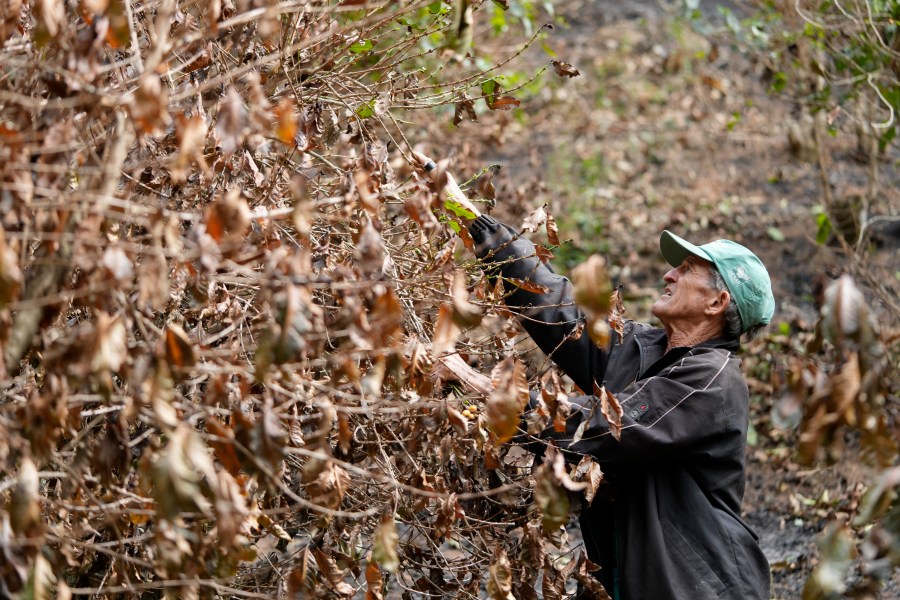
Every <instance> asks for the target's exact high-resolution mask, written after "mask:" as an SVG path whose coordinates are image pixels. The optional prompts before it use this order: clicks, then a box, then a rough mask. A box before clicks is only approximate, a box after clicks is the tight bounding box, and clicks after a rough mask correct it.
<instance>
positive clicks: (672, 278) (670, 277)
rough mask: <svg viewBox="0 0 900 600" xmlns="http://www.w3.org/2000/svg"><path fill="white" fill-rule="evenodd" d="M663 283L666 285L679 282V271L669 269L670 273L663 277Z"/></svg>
mask: <svg viewBox="0 0 900 600" xmlns="http://www.w3.org/2000/svg"><path fill="white" fill-rule="evenodd" d="M663 281H665V282H666V283H675V282H676V281H678V269H669V272H668V273H666V274H665V275H663Z"/></svg>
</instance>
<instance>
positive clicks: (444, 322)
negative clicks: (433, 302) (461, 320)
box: [432, 304, 460, 357]
mask: <svg viewBox="0 0 900 600" xmlns="http://www.w3.org/2000/svg"><path fill="white" fill-rule="evenodd" d="M453 312H454V311H453V307H452V306H451V305H450V304H441V307H440V309H438V316H437V321H436V322H435V324H434V340H433V341H432V351H433V353H434V356H436V357H441V356H443V355H445V354H447V353H450V352H453V350H454V349H455V348H456V339H457V338H458V337H459V334H460V329H459V325H457V324H456V320H455V319H454V318H453Z"/></svg>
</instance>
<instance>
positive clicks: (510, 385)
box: [486, 357, 529, 444]
mask: <svg viewBox="0 0 900 600" xmlns="http://www.w3.org/2000/svg"><path fill="white" fill-rule="evenodd" d="M491 381H492V382H493V385H494V389H493V391H492V392H491V394H490V395H489V396H488V399H487V410H486V413H487V423H488V426H489V427H490V428H491V431H493V432H494V434H496V436H497V439H498V442H499V443H501V444H502V443H504V442H508V441H509V440H511V439H512V438H513V437H514V436H515V435H516V433H518V430H519V421H520V419H521V414H522V411H523V410H524V408H525V407H526V406H527V405H528V394H529V390H528V377H527V376H526V375H525V367H524V366H523V365H522V363H521V362H520V361H518V360H516V359H515V358H513V357H509V358H506V359H504V360H503V361H502V362H500V363H499V364H498V365H497V366H496V367H494V370H493V371H492V372H491Z"/></svg>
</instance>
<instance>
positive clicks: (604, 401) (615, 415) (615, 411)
mask: <svg viewBox="0 0 900 600" xmlns="http://www.w3.org/2000/svg"><path fill="white" fill-rule="evenodd" d="M594 396H596V397H597V400H598V401H599V402H600V411H601V412H602V413H603V418H605V419H606V422H607V423H608V424H609V430H610V432H611V433H612V435H613V437H614V438H616V440H617V441H618V440H621V439H622V412H623V411H622V405H621V404H619V400H618V399H617V398H616V397H615V396H613V395H612V392H610V391H609V390H607V389H606V386H604V385H601V386H598V385H597V383H596V382H595V383H594Z"/></svg>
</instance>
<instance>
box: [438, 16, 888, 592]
mask: <svg viewBox="0 0 900 600" xmlns="http://www.w3.org/2000/svg"><path fill="white" fill-rule="evenodd" d="M717 4H728V7H729V8H730V9H731V10H734V11H738V14H740V10H741V6H740V5H736V4H733V3H714V2H703V3H701V8H702V9H703V13H704V15H706V16H708V17H709V18H710V19H711V21H710V23H713V24H714V23H715V20H716V19H717V18H719V15H720V13H719V12H718V10H717V8H716V5H717ZM555 6H556V11H557V16H558V17H559V19H558V21H561V22H563V23H564V24H563V25H559V24H558V25H557V26H556V27H555V28H554V30H553V31H552V32H551V35H550V36H549V37H548V39H547V41H546V44H547V46H548V47H549V48H550V49H551V50H552V51H553V52H555V54H556V56H557V58H558V59H560V60H564V61H566V62H569V63H571V64H572V65H573V66H575V67H576V68H577V69H578V70H579V71H580V73H581V75H580V76H579V77H576V78H572V79H566V80H564V81H561V80H557V81H556V83H555V84H554V85H552V86H550V85H547V86H544V87H543V88H542V89H541V90H540V92H538V93H536V94H534V95H533V97H531V98H529V99H527V100H526V101H525V102H523V105H522V108H523V109H524V113H526V114H525V116H524V118H521V115H520V118H516V117H515V116H514V115H510V114H506V113H499V112H498V113H491V114H487V115H485V117H484V118H483V119H482V120H480V121H479V122H478V123H468V122H466V123H463V124H461V125H460V127H459V128H457V129H455V130H453V131H451V132H450V134H449V143H450V145H451V147H452V148H453V151H454V152H457V153H458V155H459V156H460V157H461V158H462V159H464V160H465V161H467V162H468V163H472V164H482V165H488V164H499V165H501V169H500V174H499V175H498V176H497V177H495V181H494V183H495V186H496V188H497V205H496V206H495V207H494V209H493V214H495V215H497V216H499V217H501V218H503V219H505V220H507V221H508V222H510V223H517V222H521V218H522V217H524V216H525V215H526V214H527V213H528V212H529V211H531V210H533V209H534V208H536V207H537V206H540V205H541V204H542V203H545V202H546V203H548V205H549V208H550V209H551V210H552V212H553V213H554V214H555V215H556V218H557V221H558V223H559V228H560V233H561V236H562V237H563V238H571V239H572V240H573V241H572V242H571V244H570V245H569V248H568V249H563V251H561V252H560V253H559V254H558V255H557V261H558V263H559V265H560V267H561V268H566V267H567V266H571V264H574V263H576V262H578V261H579V260H581V259H583V258H585V257H586V256H588V255H590V254H591V253H593V252H602V253H604V254H605V255H606V256H607V257H608V259H609V263H610V265H611V274H612V275H613V277H614V279H616V280H617V281H618V282H620V283H622V284H624V285H625V292H626V298H627V299H628V306H627V308H628V310H629V313H630V316H631V317H633V318H636V319H646V318H649V315H648V314H647V310H648V306H649V303H650V302H652V299H654V298H655V294H656V293H657V285H658V283H659V281H660V277H661V275H662V273H663V272H664V269H663V265H662V261H661V259H660V258H659V257H658V246H657V240H658V236H659V233H660V232H661V231H662V230H663V229H671V230H673V231H674V232H676V233H678V234H680V235H683V236H685V237H688V238H689V239H692V240H698V243H700V242H705V241H708V240H711V239H715V238H717V237H729V238H731V239H734V240H736V241H739V242H741V243H743V244H745V245H747V246H749V247H750V248H752V249H754V250H755V251H756V252H757V253H758V254H759V255H760V257H761V258H762V259H763V261H764V262H765V263H766V264H767V265H768V267H769V270H770V272H771V274H772V276H773V285H774V288H775V294H776V299H777V313H776V316H775V319H774V323H775V324H780V323H785V324H786V325H785V327H789V329H790V331H791V332H794V331H809V330H810V328H811V325H812V323H814V321H815V320H816V316H817V309H816V305H815V295H816V293H817V286H821V284H822V282H823V281H826V280H827V278H829V277H833V276H835V275H836V274H838V273H840V272H844V271H846V270H847V269H848V264H847V261H846V258H844V256H843V254H842V253H841V251H840V249H839V248H838V247H837V245H836V244H825V245H820V244H817V243H816V242H815V239H814V238H815V235H816V217H815V215H816V210H817V207H820V206H821V204H822V199H821V187H820V175H819V171H818V168H817V167H816V166H815V165H813V164H810V163H809V162H804V161H802V160H800V159H799V158H797V156H796V155H795V154H794V153H792V152H791V146H790V144H789V142H788V130H789V128H790V126H791V124H792V123H794V122H797V120H798V117H799V112H798V110H797V108H796V106H795V105H794V104H793V103H792V102H791V101H790V100H789V99H787V98H776V97H774V96H772V95H770V94H769V93H767V88H768V83H767V81H766V80H765V69H764V66H763V65H761V64H759V63H756V62H754V61H753V60H752V59H751V58H748V56H746V55H744V54H742V53H741V52H739V51H738V50H737V49H735V48H733V47H731V45H730V44H729V43H728V42H727V41H726V40H724V39H723V38H719V37H716V36H715V35H700V34H698V33H697V32H696V31H695V30H694V29H693V28H692V27H690V26H689V25H688V24H687V23H686V22H684V21H681V20H678V19H677V18H676V17H677V15H678V14H679V13H678V9H676V8H674V7H673V6H671V5H666V4H664V3H660V2H652V1H638V2H628V3H618V2H602V1H590V0H586V1H570V2H557V3H555ZM523 60H524V61H525V62H526V64H529V65H537V64H539V63H540V62H541V61H547V60H548V57H547V54H546V53H544V52H542V51H541V50H539V49H537V50H536V49H529V51H527V52H526V53H525V54H524V58H523ZM523 70H527V67H526V68H524V69H523ZM435 135H445V132H437V131H436V132H435ZM829 144H830V148H831V150H832V152H833V156H834V163H833V165H832V167H831V172H830V173H829V179H830V182H831V185H832V190H833V193H834V194H835V195H836V196H841V195H847V196H849V195H852V194H854V193H858V192H859V191H860V190H861V189H863V187H864V185H865V169H866V165H865V164H864V163H863V162H861V161H859V160H857V158H856V153H855V141H854V139H853V138H852V136H850V135H843V134H842V135H839V136H838V137H836V138H834V139H833V140H830V141H829ZM895 164H896V157H893V156H892V157H889V159H888V160H886V161H885V162H884V164H883V165H882V188H883V198H882V199H881V201H880V202H879V204H878V206H877V207H875V208H876V210H880V211H882V212H883V213H885V214H897V211H898V205H900V202H898V193H897V191H896V186H895V185H893V183H894V182H896V181H897V179H898V177H900V174H898V172H897V170H896V168H895V166H894V165H895ZM517 220H518V221H517ZM898 233H900V232H898V231H892V230H890V229H884V230H880V231H878V232H876V234H875V235H874V236H873V238H874V239H875V241H876V244H874V245H873V248H872V250H871V251H870V253H869V254H867V255H866V256H865V261H864V262H865V269H866V271H865V273H864V274H868V275H869V279H868V280H867V281H864V282H863V284H864V285H865V284H866V283H869V284H871V285H872V287H875V286H876V285H877V286H881V289H880V290H877V289H876V290H875V291H872V290H871V289H870V290H869V294H868V298H869V300H870V302H871V305H872V307H873V308H874V309H875V310H876V311H878V312H879V314H880V315H882V316H883V318H884V319H886V320H887V321H888V323H887V325H888V326H891V327H896V326H897V323H896V313H892V312H891V311H890V310H887V309H885V307H884V302H886V301H887V302H890V301H891V298H893V299H896V298H897V297H898V296H900V280H898V277H900V273H898V272H897V268H898V267H897V265H898V260H897V259H898V257H900V253H898V248H900V239H898V238H900V235H898ZM789 335H790V334H789ZM748 358H749V360H747V361H745V362H746V364H747V371H748V373H747V374H748V379H749V380H750V384H751V391H752V392H753V402H754V404H753V418H754V422H753V425H754V429H753V431H752V432H751V436H750V445H749V446H748V479H747V491H746V496H745V500H744V512H745V516H746V519H747V521H748V522H749V523H750V524H751V526H753V527H754V528H755V529H756V531H757V532H758V533H759V535H760V542H761V544H762V547H763V549H764V550H765V552H766V555H767V557H768V558H769V561H770V563H771V565H772V575H773V597H775V598H798V597H800V595H801V590H802V588H803V585H804V582H805V581H806V579H807V577H808V576H809V573H810V571H811V569H812V568H813V567H814V566H815V564H816V560H817V559H816V539H817V534H818V533H819V532H821V531H822V529H823V527H824V526H825V524H826V523H827V522H828V521H829V520H831V519H833V518H842V517H843V518H847V515H849V514H852V512H853V510H854V509H855V507H856V502H857V501H858V499H859V496H860V494H861V492H862V490H863V485H862V484H863V482H864V481H866V480H867V478H868V477H869V476H870V472H869V471H867V468H866V467H864V466H863V465H862V463H861V462H860V460H859V453H858V450H857V449H856V445H855V440H854V439H853V438H852V437H848V439H847V440H846V442H847V444H846V448H845V451H844V452H843V453H841V454H840V455H839V456H838V457H837V462H835V463H834V464H832V465H830V466H822V467H817V468H805V467H801V466H800V465H798V464H796V463H795V462H794V461H793V460H792V448H793V444H795V442H796V432H795V431H791V430H783V429H778V428H777V427H775V426H774V425H773V423H772V420H771V417H770V414H771V408H772V405H773V402H774V401H775V400H776V399H777V398H778V396H779V394H780V393H783V390H780V389H778V386H777V385H776V384H775V383H773V381H776V383H777V377H776V378H774V379H773V378H772V377H771V373H772V372H777V371H778V369H779V368H781V367H782V366H783V365H782V363H783V357H781V356H778V354H777V352H774V351H772V350H771V348H769V347H765V346H759V345H757V346H753V347H752V348H751V350H750V353H749V354H748ZM760 365H764V366H765V365H767V367H766V368H765V369H764V371H765V372H766V373H768V374H769V376H768V377H766V378H761V377H760V376H759V373H760V371H759V368H760ZM895 389H896V386H895ZM889 410H891V411H892V413H893V414H894V416H895V417H896V415H897V413H898V412H900V411H898V400H897V398H896V397H892V398H890V399H889ZM894 422H895V424H896V423H897V419H896V418H895V419H894ZM882 597H884V598H898V597H900V577H898V576H897V575H896V574H895V576H894V578H893V580H892V581H891V583H890V584H889V586H888V587H887V588H886V589H885V590H884V591H883V596H882Z"/></svg>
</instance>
